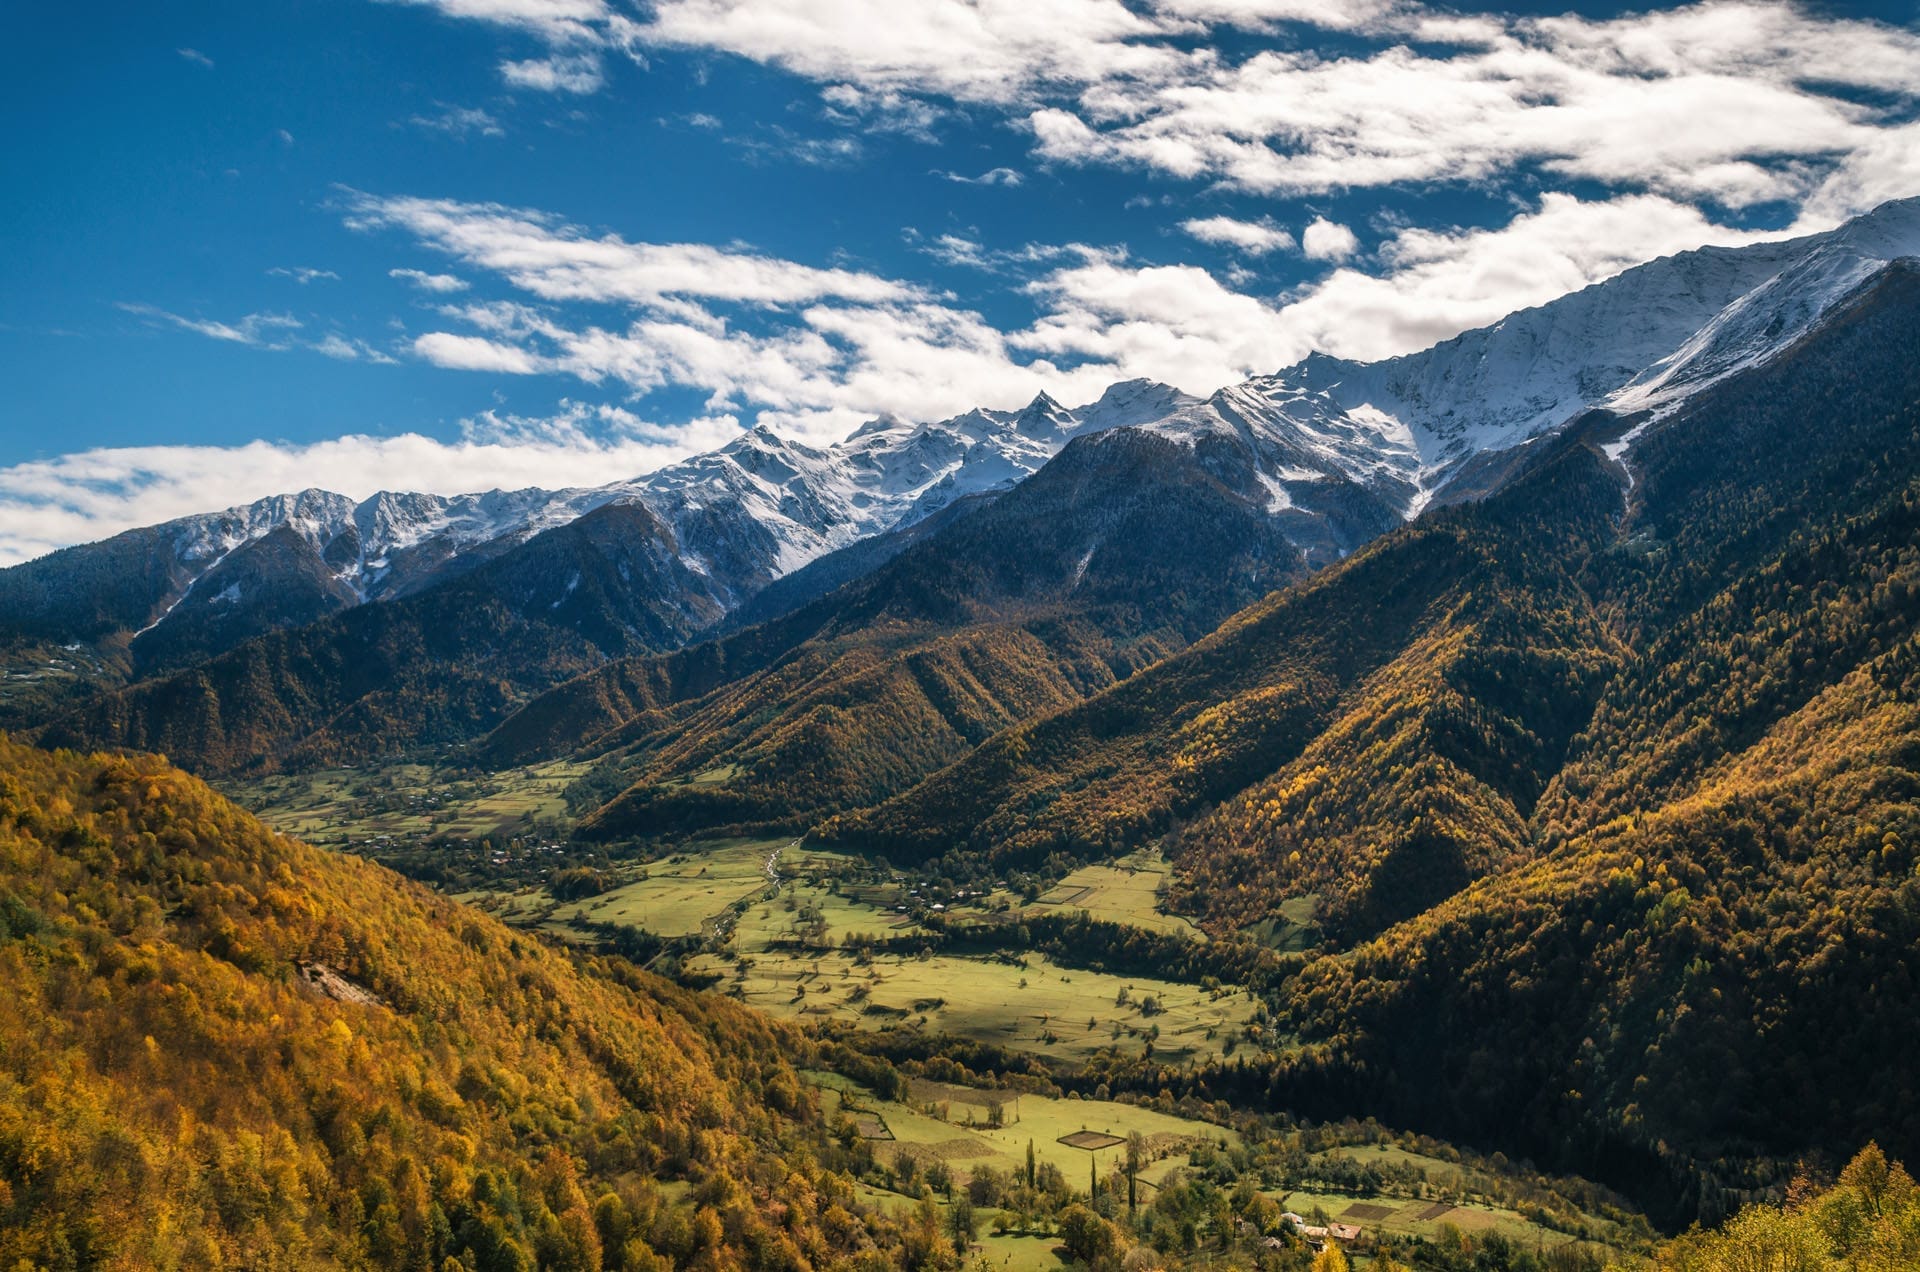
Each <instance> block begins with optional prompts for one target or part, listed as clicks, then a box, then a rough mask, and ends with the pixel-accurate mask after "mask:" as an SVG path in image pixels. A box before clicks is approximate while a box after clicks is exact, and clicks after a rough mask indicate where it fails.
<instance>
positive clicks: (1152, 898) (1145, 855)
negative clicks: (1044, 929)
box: [1027, 851, 1206, 941]
mask: <svg viewBox="0 0 1920 1272" xmlns="http://www.w3.org/2000/svg"><path fill="white" fill-rule="evenodd" d="M1172 872H1173V868H1172V867H1171V866H1169V865H1168V864H1167V863H1166V861H1165V860H1164V859H1162V858H1161V857H1160V856H1159V854H1158V853H1156V852H1150V851H1148V852H1138V853H1135V854H1134V855H1133V856H1131V857H1126V858H1123V859H1121V860H1120V861H1117V862H1115V863H1114V864H1112V865H1108V866H1082V867H1081V868H1080V869H1078V870H1076V871H1074V872H1073V873H1072V874H1070V875H1068V876H1067V877H1066V878H1064V879H1062V880H1061V881H1060V882H1059V883H1057V884H1055V885H1054V886H1053V887H1052V888H1050V889H1048V890H1047V891H1046V892H1045V893H1043V894H1042V895H1041V896H1040V898H1039V900H1037V901H1035V902H1034V903H1033V904H1032V905H1031V906H1028V907H1027V913H1029V914H1043V913H1046V912H1048V911H1059V912H1064V913H1067V914H1074V913H1078V912H1079V911H1081V910H1085V911H1086V912H1087V913H1088V914H1091V915H1092V916H1093V917H1094V918H1096V919H1105V920H1107V921H1108V922H1110V923H1125V924H1129V925H1131V926H1133V927H1139V928H1146V929H1148V930H1149V931H1153V932H1168V933H1172V934H1173V935H1176V936H1190V937H1192V938H1194V939H1195V940H1200V941H1204V940H1206V936H1205V935H1204V934H1203V933H1202V932H1201V931H1200V929H1199V928H1197V927H1195V926H1194V925H1193V924H1192V923H1190V922H1188V921H1187V920H1186V919H1183V918H1181V917H1180V916H1178V915H1174V914H1167V913H1166V912H1165V911H1163V910H1162V909H1161V908H1160V897H1161V893H1162V892H1164V891H1165V890H1166V887H1167V883H1168V881H1169V880H1170V879H1171V878H1172Z"/></svg>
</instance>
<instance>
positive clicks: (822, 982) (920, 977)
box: [693, 902, 1254, 1063]
mask: <svg viewBox="0 0 1920 1272" xmlns="http://www.w3.org/2000/svg"><path fill="white" fill-rule="evenodd" d="M777 906H778V903H777V902H776V903H775V906H774V907H771V908H773V909H774V910H775V911H776V912H778V911H777ZM760 913H761V909H760V908H757V907H749V910H748V915H747V916H746V917H743V918H742V920H741V922H740V928H739V930H738V932H737V933H736V937H735V941H734V947H733V948H734V951H735V953H736V954H737V955H738V956H739V961H736V959H735V958H733V957H723V956H717V955H703V956H702V957H701V958H700V959H698V960H696V961H695V962H694V964H693V966H694V967H695V969H696V970H699V971H702V972H709V973H714V974H718V975H720V976H721V977H722V978H723V980H722V988H723V989H725V990H726V991H727V992H730V993H734V994H736V996H738V997H740V998H743V999H744V1000H745V1001H747V1002H749V1003H751V1004H753V1005H754V1006H757V1007H760V1008H763V1009H765V1010H767V1011H770V1012H773V1013H774V1014H776V1015H785V1016H803V1017H807V1018H816V1019H817V1018H838V1019H841V1020H846V1021H851V1022H853V1023H855V1024H857V1025H860V1026H861V1027H863V1028H871V1029H882V1028H906V1029H915V1030H924V1031H928V1032H933V1033H944V1034H951V1035H955V1036H959V1037H964V1038H972V1039H975V1040H977V1041H980V1042H988V1043H993V1044H995V1045H998V1046H1002V1047H1010V1048H1013V1049H1016V1050H1025V1051H1033V1052H1037V1053H1039V1054H1041V1055H1045V1056H1049V1057H1052V1058H1054V1059H1057V1060H1064V1061H1067V1062H1069V1063H1078V1062H1083V1061H1085V1060H1087V1059H1088V1058H1090V1057H1092V1056H1093V1055H1094V1054H1095V1053H1097V1052H1100V1051H1104V1050H1105V1049H1107V1048H1109V1047H1117V1048H1119V1049H1120V1050H1121V1051H1122V1052H1125V1053H1131V1054H1138V1053H1140V1052H1142V1051H1144V1050H1145V1049H1146V1047H1147V1046H1148V1045H1149V1043H1150V1042H1151V1045H1152V1047H1153V1051H1154V1054H1155V1055H1158V1056H1162V1057H1165V1058H1166V1059H1168V1060H1169V1061H1179V1060H1182V1059H1185V1058H1188V1057H1191V1058H1193V1059H1196V1060H1203V1059H1209V1058H1212V1057H1214V1056H1217V1055H1220V1054H1221V1053H1222V1051H1223V1049H1224V1046H1225V1043H1226V1041H1227V1038H1228V1036H1229V1035H1231V1034H1235V1033H1237V1032H1238V1031H1239V1030H1240V1029H1242V1028H1243V1027H1244V1026H1245V1025H1246V1024H1247V1022H1248V1020H1249V1018H1250V1016H1251V1014H1252V1011H1253V1007H1254V1004H1253V1000H1252V999H1251V998H1250V997H1249V996H1248V995H1247V994H1246V993H1245V992H1244V991H1241V990H1237V989H1229V990H1226V991H1222V992H1220V993H1218V994H1215V993H1210V992H1208V991H1206V990H1203V989H1200V988H1199V987H1197V986H1193V985H1182V984H1178V983H1175V982H1172V981H1159V980H1153V979H1150V978H1147V977H1138V976H1134V977H1123V976H1111V975H1107V974H1105V973H1101V972H1089V971H1084V970H1080V969H1074V968H1063V967H1059V966H1056V965H1055V964H1054V963H1053V962H1052V961H1051V960H1050V959H1048V958H1046V957H1045V956H1044V955H1037V954H1035V955H1028V956H1026V957H1025V958H1023V959H1020V960H1018V961H1008V962H1002V961H998V960H990V959H983V958H963V957H957V956H949V955H933V956H931V957H918V956H914V955H895V954H879V955H874V956H872V957H871V958H867V957H865V956H861V955H857V954H850V953H848V952H846V951H844V950H841V949H820V950H790V949H780V948H769V946H768V944H767V942H766V940H765V939H764V936H757V934H756V932H755V930H754V925H755V924H756V923H757V922H766V921H767V920H761V919H758V918H757V916H758V915H759V914H760ZM876 921H878V920H876ZM852 922H853V921H851V920H850V921H849V926H851V923H852ZM1123 989H1124V990H1126V991H1127V997H1128V999H1129V1004H1128V1005H1127V1006H1124V1007H1122V1006H1117V1005H1116V999H1118V998H1119V996H1120V992H1121V990H1123ZM1149 999H1152V1000H1153V1001H1154V1002H1155V1003H1157V1005H1158V1007H1159V1010H1158V1012H1157V1013H1155V1014H1153V1015H1148V1014H1146V1012H1145V1011H1144V1010H1143V1004H1144V1003H1146V1001H1147V1000H1149ZM1155 1034H1157V1036H1153V1035H1155Z"/></svg>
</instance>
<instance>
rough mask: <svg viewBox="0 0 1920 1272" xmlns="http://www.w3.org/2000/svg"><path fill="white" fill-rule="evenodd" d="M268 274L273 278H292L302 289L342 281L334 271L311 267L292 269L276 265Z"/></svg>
mask: <svg viewBox="0 0 1920 1272" xmlns="http://www.w3.org/2000/svg"><path fill="white" fill-rule="evenodd" d="M267 274H268V275H269V276H270V277H273V278H291V279H292V280H293V281H294V282H296V283H298V284H300V285H301V286H302V287H305V286H306V285H307V284H308V283H317V282H329V283H337V282H339V281H340V275H338V274H336V273H334V272H333V271H332V270H330V269H315V268H313V267H312V266H310V265H295V266H291V267H288V266H285V265H276V266H274V268H272V269H270V270H268V271H267Z"/></svg>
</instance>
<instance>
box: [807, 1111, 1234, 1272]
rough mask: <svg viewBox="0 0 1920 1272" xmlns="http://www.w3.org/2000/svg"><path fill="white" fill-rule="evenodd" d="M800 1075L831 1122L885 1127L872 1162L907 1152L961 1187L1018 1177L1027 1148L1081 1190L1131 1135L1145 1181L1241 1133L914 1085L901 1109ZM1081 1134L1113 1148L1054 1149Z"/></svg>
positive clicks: (1118, 1155) (1152, 1116)
mask: <svg viewBox="0 0 1920 1272" xmlns="http://www.w3.org/2000/svg"><path fill="white" fill-rule="evenodd" d="M807 1077H808V1079H809V1081H814V1082H823V1083H826V1084H829V1090H828V1091H827V1092H825V1093H824V1094H825V1095H826V1097H827V1098H826V1099H825V1100H824V1102H823V1103H824V1107H825V1108H826V1111H827V1112H828V1115H829V1116H832V1115H834V1114H835V1113H837V1112H838V1111H839V1110H840V1109H842V1108H845V1109H846V1111H847V1112H848V1113H849V1114H851V1115H853V1116H855V1117H856V1120H859V1121H860V1122H861V1123H862V1126H863V1129H866V1130H872V1129H873V1128H874V1127H875V1125H876V1124H884V1126H885V1128H886V1129H885V1136H884V1137H879V1136H875V1135H871V1134H869V1135H868V1138H869V1139H870V1140H872V1141H873V1146H874V1150H875V1153H876V1155H878V1156H880V1157H882V1158H883V1159H885V1160H888V1161H892V1160H894V1159H895V1158H896V1157H897V1156H898V1155H901V1154H905V1155H909V1156H913V1157H915V1158H918V1159H919V1160H920V1162H921V1163H922V1165H925V1164H929V1163H931V1162H933V1161H936V1160H939V1161H944V1162H946V1163H947V1166H948V1168H949V1169H950V1170H952V1171H953V1173H954V1177H955V1179H956V1180H957V1181H961V1182H964V1181H965V1180H966V1179H968V1178H971V1174H972V1172H973V1171H974V1170H975V1169H977V1168H979V1167H981V1166H991V1167H992V1168H993V1169H995V1170H998V1171H1006V1172H1016V1171H1019V1170H1023V1169H1024V1168H1025V1166H1026V1160H1027V1145H1028V1144H1029V1143H1031V1144H1032V1145H1033V1151H1034V1156H1035V1158H1036V1159H1037V1160H1038V1161H1040V1162H1043V1163H1051V1164H1052V1165H1054V1166H1057V1167H1059V1169H1060V1171H1061V1173H1062V1174H1063V1175H1065V1176H1066V1178H1067V1179H1068V1180H1069V1181H1070V1182H1072V1183H1074V1184H1075V1185H1082V1184H1084V1183H1085V1181H1086V1179H1087V1176H1088V1171H1089V1168H1090V1167H1096V1168H1097V1169H1098V1170H1099V1172H1100V1174H1101V1177H1102V1178H1105V1176H1106V1174H1107V1172H1108V1171H1109V1170H1111V1169H1112V1168H1113V1167H1114V1165H1115V1164H1116V1163H1117V1162H1119V1161H1121V1160H1122V1159H1123V1157H1124V1154H1125V1150H1124V1142H1125V1140H1126V1138H1127V1137H1128V1136H1129V1135H1132V1134H1134V1133H1136V1132H1137V1133H1138V1134H1139V1135H1140V1136H1141V1137H1143V1138H1144V1139H1145V1140H1146V1142H1147V1152H1148V1157H1149V1159H1150V1163H1151V1165H1150V1166H1149V1168H1148V1169H1144V1170H1142V1171H1141V1173H1140V1178H1141V1179H1142V1180H1143V1181H1147V1182H1150V1183H1151V1182H1155V1181H1156V1179H1157V1177H1164V1176H1165V1174H1166V1173H1167V1172H1168V1171H1171V1170H1175V1169H1178V1168H1179V1167H1181V1166H1183V1165H1185V1164H1186V1161H1187V1154H1188V1151H1189V1150H1190V1149H1191V1148H1192V1147H1193V1146H1194V1145H1195V1144H1197V1143H1199V1142H1202V1141H1205V1142H1208V1143H1212V1144H1216V1145H1227V1146H1232V1145H1237V1144H1238V1143H1239V1142H1240V1137H1239V1135H1238V1134H1236V1133H1235V1132H1234V1131H1232V1130H1230V1129H1228V1128H1227V1127H1223V1126H1215V1125H1213V1124H1212V1123H1210V1122H1197V1121H1194V1120H1192V1119H1190V1118H1183V1117H1176V1116H1174V1115H1173V1114H1170V1113H1162V1112H1160V1111H1158V1110H1156V1109H1145V1108H1140V1107H1137V1106H1135V1105H1132V1104H1120V1103H1116V1102H1113V1101H1108V1100H1066V1099H1055V1098H1053V1097H1050V1096H1044V1095H1029V1094H1023V1093H1017V1092H1013V1091H974V1090H970V1089H968V1088H965V1087H956V1086H949V1085H947V1084H946V1083H939V1082H925V1081H920V1080H916V1081H915V1082H914V1083H913V1085H912V1088H911V1091H910V1098H911V1099H912V1101H913V1104H912V1105H908V1104H902V1103H897V1102H894V1101H889V1100H878V1099H875V1098H874V1096H873V1095H872V1093H871V1092H868V1091H866V1090H864V1089H863V1088H860V1087H858V1086H856V1085H854V1084H853V1083H850V1082H848V1081H846V1080H845V1079H843V1078H838V1077H836V1076H834V1075H822V1074H815V1073H810V1074H808V1075H807ZM995 1102H998V1103H999V1104H1000V1106H1001V1109H1002V1115H1003V1117H1004V1119H1005V1123H1004V1125H1002V1126H999V1127H992V1126H988V1125H986V1123H985V1121H984V1120H983V1119H984V1117H985V1111H986V1110H987V1109H989V1108H990V1107H992V1105H993V1104H994V1103H995ZM928 1105H932V1106H934V1108H935V1109H936V1113H928V1112H927V1111H926V1106H928ZM941 1106H945V1110H946V1116H945V1117H944V1118H942V1117H940V1116H938V1114H937V1110H938V1109H939V1108H940V1107H941ZM1083 1131H1095V1132H1104V1133H1105V1136H1108V1137H1113V1138H1114V1139H1116V1140H1118V1141H1120V1143H1119V1144H1116V1145H1113V1146H1109V1147H1103V1148H1100V1149H1097V1150H1093V1151H1089V1150H1087V1149H1081V1148H1073V1147H1070V1146H1069V1145H1066V1144H1063V1143H1061V1142H1060V1141H1061V1139H1062V1138H1063V1137H1066V1136H1070V1135H1075V1134H1077V1133H1079V1132H1083ZM1020 1240H1025V1239H1024V1238H1021V1239H1020ZM1049 1266H1050V1265H1049Z"/></svg>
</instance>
